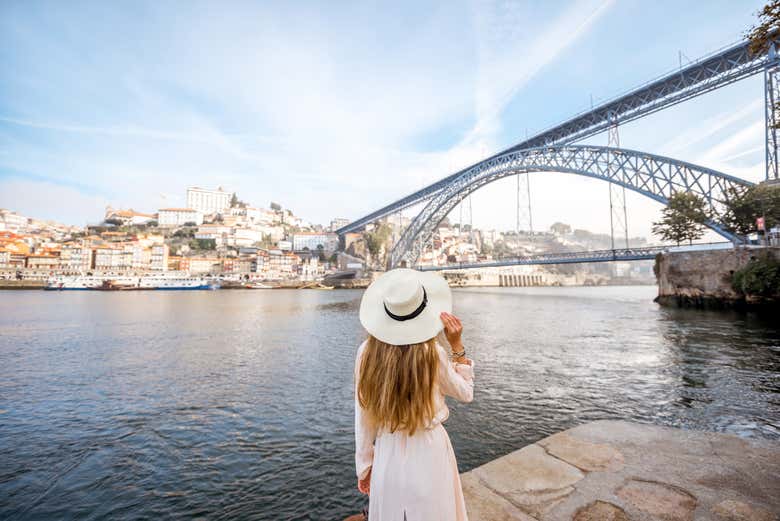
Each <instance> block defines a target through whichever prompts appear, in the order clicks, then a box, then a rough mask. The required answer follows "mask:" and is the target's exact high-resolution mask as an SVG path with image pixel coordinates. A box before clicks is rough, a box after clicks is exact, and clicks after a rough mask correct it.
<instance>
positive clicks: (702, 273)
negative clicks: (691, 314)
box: [654, 247, 780, 308]
mask: <svg viewBox="0 0 780 521" xmlns="http://www.w3.org/2000/svg"><path fill="white" fill-rule="evenodd" d="M758 259H771V260H773V261H775V262H777V261H780V248H778V247H769V248H752V247H737V248H732V249H727V250H711V251H684V252H670V253H663V254H659V255H658V256H657V257H656V261H655V266H654V271H655V275H656V280H657V282H658V296H657V297H656V299H655V301H656V302H658V303H659V304H661V305H664V306H677V307H695V308H746V307H769V306H777V305H778V302H780V295H777V294H774V295H768V296H762V295H751V294H745V293H742V292H740V291H737V289H735V284H734V280H733V279H734V274H735V273H736V272H739V271H740V270H744V269H745V268H746V267H747V266H749V265H750V264H751V263H753V262H755V261H757V260H758ZM768 282H769V281H767V283H768Z"/></svg>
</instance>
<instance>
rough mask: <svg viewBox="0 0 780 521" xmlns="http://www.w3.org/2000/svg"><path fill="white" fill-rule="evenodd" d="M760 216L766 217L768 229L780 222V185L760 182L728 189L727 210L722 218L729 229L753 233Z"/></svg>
mask: <svg viewBox="0 0 780 521" xmlns="http://www.w3.org/2000/svg"><path fill="white" fill-rule="evenodd" d="M759 217H764V218H765V221H764V226H765V229H766V230H768V229H770V228H772V227H773V226H777V225H778V224H780V187H777V186H771V185H765V184H760V185H754V186H751V187H748V188H731V189H728V190H727V191H726V210H725V212H724V213H723V215H722V216H721V219H722V221H723V223H724V224H725V225H726V229H727V230H728V231H730V232H732V233H736V234H739V235H747V234H749V233H753V232H755V231H756V229H757V225H756V219H758V218H759Z"/></svg>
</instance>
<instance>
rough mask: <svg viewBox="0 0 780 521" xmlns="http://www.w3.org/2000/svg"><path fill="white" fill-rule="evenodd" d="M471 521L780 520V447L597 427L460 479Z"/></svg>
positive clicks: (628, 426) (615, 425) (614, 425)
mask: <svg viewBox="0 0 780 521" xmlns="http://www.w3.org/2000/svg"><path fill="white" fill-rule="evenodd" d="M462 480H463V490H464V493H465V495H466V505H467V509H468V512H469V520H470V521H512V520H521V521H532V520H537V521H548V520H549V521H553V520H555V521H558V520H570V519H571V520H575V521H589V520H592V521H609V520H615V521H625V520H635V521H645V520H665V521H693V520H697V521H698V520H709V519H711V520H717V521H724V520H734V521H743V520H744V521H747V520H751V521H754V520H755V521H772V520H777V519H780V515H779V514H780V442H775V441H769V440H748V439H743V438H738V437H736V436H730V435H726V434H716V433H709V432H696V431H686V430H680V429H672V428H667V427H657V426H653V425H640V424H635V423H630V422H623V421H598V422H592V423H588V424H585V425H580V426H579V427H575V428H573V429H569V430H567V431H563V432H560V433H557V434H555V435H553V436H550V437H548V438H545V439H543V440H540V441H538V442H536V443H533V444H531V445H528V446H527V447H524V448H522V449H520V450H517V451H515V452H512V453H510V454H508V455H506V456H503V457H501V458H498V459H495V460H493V461H491V462H489V463H487V464H485V465H482V466H481V467H478V468H476V469H474V470H472V471H470V472H466V473H464V474H463V475H462Z"/></svg>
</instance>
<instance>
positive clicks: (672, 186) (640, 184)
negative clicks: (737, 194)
mask: <svg viewBox="0 0 780 521" xmlns="http://www.w3.org/2000/svg"><path fill="white" fill-rule="evenodd" d="M529 172H563V173H571V174H577V175H582V176H586V177H591V178H595V179H601V180H603V181H607V182H609V183H613V184H615V185H618V186H622V187H625V188H626V189H629V190H633V191H635V192H637V193H640V194H642V195H644V196H646V197H649V198H651V199H653V200H655V201H658V202H660V203H662V204H667V202H668V199H669V197H670V196H671V195H672V194H673V193H675V192H678V191H685V192H692V193H695V194H697V195H699V196H700V197H702V198H703V199H704V200H705V201H706V202H707V204H708V206H709V208H710V210H711V213H712V215H714V216H718V215H721V214H722V210H723V204H724V203H725V202H726V198H727V194H728V192H729V190H730V189H739V188H740V187H746V186H751V185H752V184H753V183H750V182H749V181H744V180H742V179H739V178H736V177H733V176H729V175H726V174H723V173H721V172H717V171H715V170H712V169H709V168H705V167H702V166H698V165H694V164H691V163H687V162H684V161H678V160H675V159H671V158H668V157H663V156H657V155H654V154H648V153H645V152H638V151H634V150H626V149H620V148H610V147H599V146H589V145H564V146H548V147H538V148H532V149H528V150H517V151H514V152H509V153H506V154H503V155H501V156H498V157H493V158H490V159H487V160H485V161H483V162H481V163H478V164H476V165H474V166H473V167H471V168H470V169H468V170H466V171H465V172H463V173H462V174H460V175H459V176H458V177H457V178H455V179H453V180H452V181H450V182H449V183H448V184H447V185H446V186H445V187H444V188H443V189H441V190H440V191H439V192H437V193H436V194H435V195H434V196H433V197H432V198H431V199H430V200H429V201H428V203H427V204H426V205H425V207H424V208H423V209H422V211H421V212H420V213H419V214H418V215H417V216H416V217H415V218H414V220H413V221H412V222H411V224H410V225H409V226H408V227H407V228H406V229H405V230H404V232H403V234H402V235H401V238H400V239H399V240H398V242H396V244H395V246H394V247H393V251H392V252H391V254H390V267H393V268H394V267H398V266H401V265H402V263H405V264H406V265H407V266H413V265H414V264H415V263H416V262H417V260H418V259H419V257H420V254H421V253H422V250H423V249H424V246H425V245H426V244H428V242H429V240H430V239H431V237H432V235H433V232H434V230H435V229H436V227H437V226H438V225H439V223H440V222H441V221H442V220H443V219H444V217H446V216H447V214H448V213H449V212H450V211H451V210H452V209H453V208H454V207H455V206H457V205H458V203H460V201H461V200H463V199H464V198H466V197H468V195H469V194H471V193H472V192H474V191H476V190H478V189H479V188H481V187H483V186H485V185H486V184H488V183H491V182H493V181H496V180H498V179H501V178H503V177H506V176H509V175H514V174H527V173H529ZM707 225H708V226H709V227H710V228H712V229H713V230H714V231H716V232H718V233H719V234H721V235H722V236H724V237H726V238H727V239H729V240H734V239H735V237H734V236H733V235H732V234H730V233H729V232H727V231H726V230H725V229H724V227H723V225H722V223H721V222H720V221H719V220H717V217H716V218H715V219H713V220H711V221H709V222H708V223H707Z"/></svg>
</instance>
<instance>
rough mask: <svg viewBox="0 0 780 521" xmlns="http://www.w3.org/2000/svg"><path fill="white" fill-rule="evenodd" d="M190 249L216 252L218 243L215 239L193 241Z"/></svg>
mask: <svg viewBox="0 0 780 521" xmlns="http://www.w3.org/2000/svg"><path fill="white" fill-rule="evenodd" d="M190 248H192V249H193V250H216V249H217V241H216V240H215V239H193V240H191V241H190Z"/></svg>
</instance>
